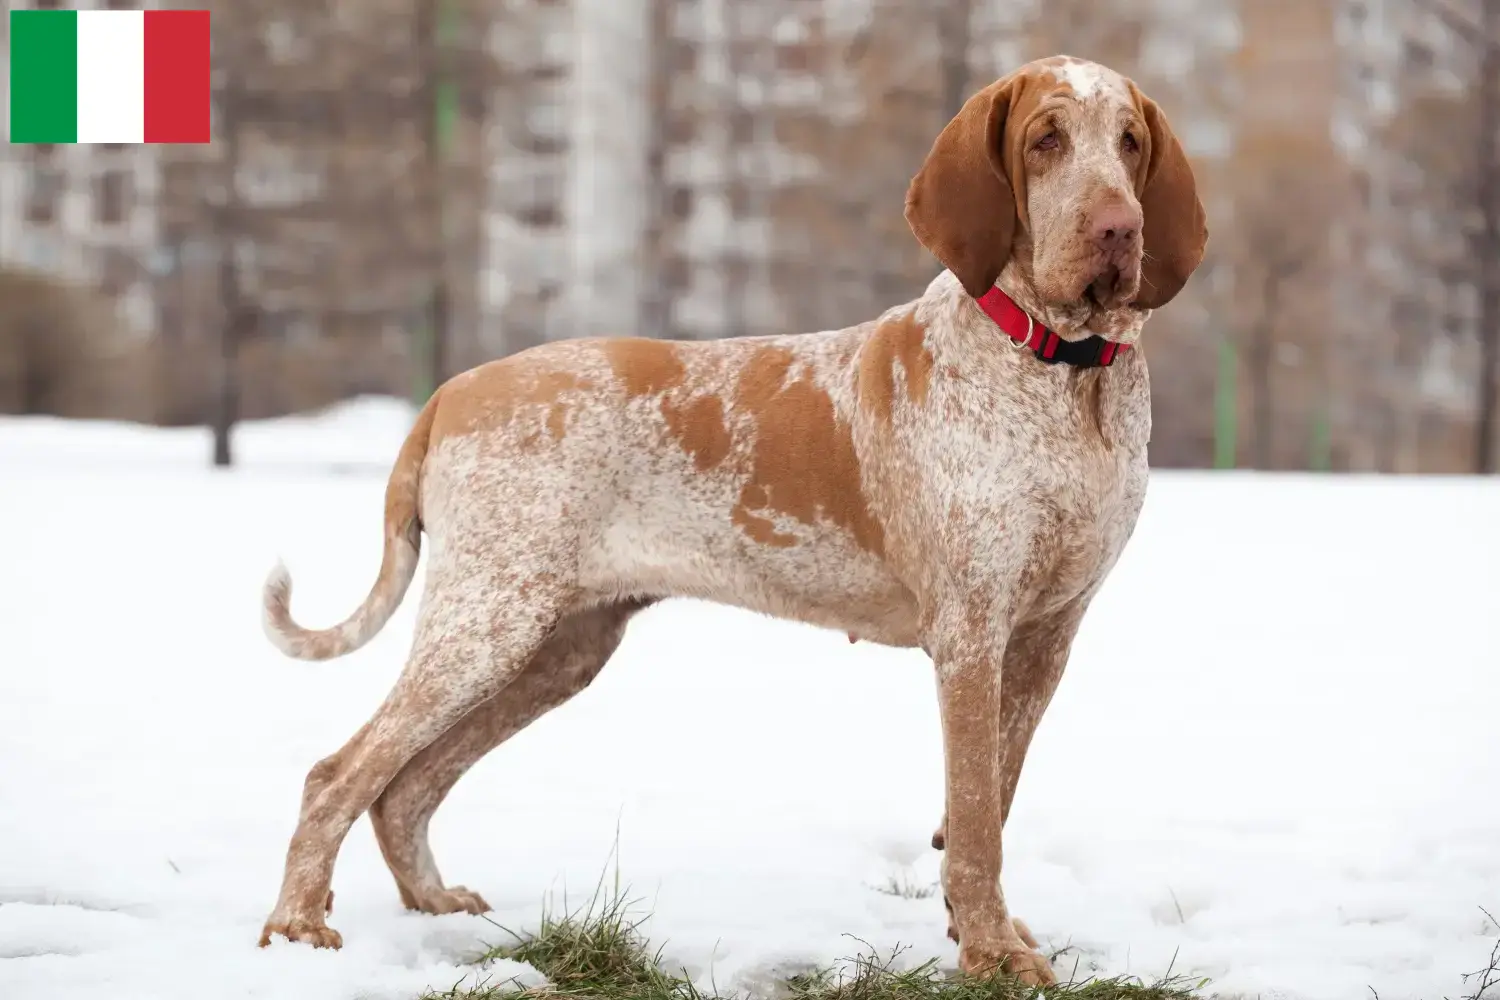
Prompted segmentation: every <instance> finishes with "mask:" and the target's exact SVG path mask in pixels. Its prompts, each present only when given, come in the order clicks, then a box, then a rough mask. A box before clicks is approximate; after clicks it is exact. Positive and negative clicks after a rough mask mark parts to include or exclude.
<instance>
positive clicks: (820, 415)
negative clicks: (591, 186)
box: [261, 56, 1208, 984]
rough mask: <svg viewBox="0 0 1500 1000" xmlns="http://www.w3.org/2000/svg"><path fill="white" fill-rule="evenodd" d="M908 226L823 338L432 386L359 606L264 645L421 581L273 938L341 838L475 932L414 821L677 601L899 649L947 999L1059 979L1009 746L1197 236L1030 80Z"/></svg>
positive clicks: (1065, 639) (1014, 79)
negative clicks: (660, 604) (366, 849)
mask: <svg viewBox="0 0 1500 1000" xmlns="http://www.w3.org/2000/svg"><path fill="white" fill-rule="evenodd" d="M905 217H906V219H907V221H908V223H909V225H910V227H911V229H912V232H913V233H914V234H915V236H916V237H917V239H918V240H919V241H920V242H921V243H922V245H923V246H924V247H926V248H927V249H928V250H929V251H930V252H931V253H932V254H933V255H934V257H936V258H937V260H938V262H940V263H941V264H942V265H943V267H944V270H943V271H942V273H941V274H939V275H938V277H936V278H935V279H934V280H933V281H932V282H931V284H930V285H929V286H928V287H927V289H926V291H925V292H924V293H923V294H922V296H921V297H920V298H918V299H916V300H915V301H912V302H908V303H906V304H904V305H900V306H896V307H894V308H892V309H889V310H888V311H887V312H885V313H884V314H883V315H881V316H879V317H878V318H876V319H874V320H872V321H869V322H866V323H862V324H860V325H858V326H853V327H850V328H848V329H843V330H834V331H825V332H820V333H810V334H804V335H798V336H772V337H752V338H744V339H734V340H723V341H717V342H694V343H689V342H672V341H663V340H649V339H594V340H574V341H562V342H557V343H551V344H547V345H543V346H540V347H536V348H533V349H531V350H527V351H523V352H521V353H518V354H516V355H513V356H511V357H508V358H505V359H502V360H499V361H494V362H491V363H488V364H484V365H481V366H479V367H477V368H474V369H472V370H470V371H468V372H465V373H463V374H461V375H458V376H456V377H455V378H453V379H451V380H450V381H448V382H446V383H445V384H444V385H443V386H441V387H440V388H439V389H438V391H437V392H436V393H435V394H434V395H433V396H432V398H431V399H430V400H429V401H428V403H427V405H426V406H425V407H424V408H423V409H422V411H421V413H420V415H419V416H418V417H417V419H416V421H415V425H414V426H413V428H412V430H411V433H410V436H409V437H407V439H406V441H405V443H404V444H403V445H402V447H401V450H400V453H399V454H398V456H397V458H396V461H395V466H394V469H393V471H392V472H391V476H390V480H389V483H388V485H387V488H386V494H385V522H384V529H385V530H384V550H383V551H384V554H383V558H382V561H381V565H380V571H379V575H378V577H377V578H376V580H375V583H374V585H373V587H372V589H371V591H370V593H369V595H368V597H366V599H365V601H364V603H363V604H362V605H361V606H360V607H359V609H358V610H357V611H355V612H354V614H353V615H351V616H350V617H349V618H348V619H347V620H346V621H345V622H343V623H342V624H340V625H338V626H336V627H333V628H330V629H326V630H322V631H313V630H308V629H305V628H303V627H301V626H299V625H297V624H296V623H295V622H294V621H293V619H292V617H291V613H290V604H289V602H290V597H291V580H290V577H289V576H288V575H287V573H286V571H285V569H284V568H283V567H281V566H279V565H278V567H277V568H276V569H275V570H274V571H273V573H272V574H271V576H270V578H269V579H268V580H267V583H266V586H265V590H264V595H263V613H264V619H265V625H266V630H267V633H268V635H269V636H270V638H271V640H272V641H273V642H274V643H275V644H276V645H277V646H278V647H279V648H280V649H281V650H282V651H283V652H284V653H286V654H287V655H289V656H292V657H297V658H300V659H304V660H323V659H328V658H330V657H335V656H341V655H343V654H345V653H348V652H350V651H352V650H355V649H357V648H359V647H360V646H361V645H362V644H364V643H365V642H367V641H368V640H369V639H370V637H371V636H373V635H374V634H375V633H376V632H377V631H378V630H379V629H380V628H381V627H382V626H383V625H384V624H385V623H386V622H387V620H389V618H390V616H391V615H392V613H393V612H394V611H395V609H396V607H397V605H398V604H399V603H400V601H401V599H402V597H403V595H404V594H405V592H406V590H407V588H408V586H409V585H410V583H411V580H412V578H413V576H414V575H415V573H416V568H417V561H418V552H419V547H420V545H421V540H422V533H423V532H424V531H425V532H426V534H427V538H428V544H429V546H430V548H429V556H428V560H429V561H428V569H427V580H426V585H425V589H424V593H423V596H422V602H421V607H420V610H419V614H418V621H417V626H416V634H415V638H414V641H413V648H412V651H411V654H410V659H409V660H408V663H407V665H406V667H405V670H404V672H403V673H402V675H401V677H400V679H399V680H398V681H397V683H396V685H395V687H394V688H393V690H392V691H391V692H390V694H389V696H388V697H387V698H386V700H385V702H384V703H383V704H382V705H381V706H380V708H379V709H378V710H377V711H376V712H375V714H374V716H373V717H372V718H371V719H370V720H369V722H367V723H366V724H365V725H364V727H362V728H361V729H360V730H359V731H358V732H357V733H356V734H355V735H354V736H353V738H352V739H350V740H349V742H348V743H347V744H345V745H344V747H343V748H342V749H340V750H339V751H338V752H337V753H335V754H333V755H332V756H331V757H328V758H326V759H325V760H322V761H320V762H318V763H317V764H316V765H315V766H314V767H313V768H312V770H311V771H310V772H309V774H308V776H307V780H306V783H305V785H304V789H303V795H302V805H301V814H300V817H299V819H298V823H297V827H296V831H295V833H294V835H293V836H292V839H291V844H290V847H289V848H288V852H287V858H286V869H285V877H284V880H283V883H282V886H281V892H280V895H279V898H278V899H277V901H276V905H275V909H274V910H273V911H272V913H271V915H270V917H269V919H268V920H267V922H266V924H265V929H264V933H263V935H262V938H261V944H262V945H265V944H267V943H268V942H269V941H270V939H271V937H272V936H273V935H281V936H285V937H286V938H288V939H290V940H292V941H303V942H309V943H311V944H313V945H314V946H324V947H339V946H340V944H341V939H340V937H339V935H338V933H337V932H335V931H334V930H332V929H330V928H329V927H328V925H327V923H326V922H325V915H326V913H327V912H328V911H329V910H330V909H331V896H330V893H329V884H330V881H331V879H332V874H333V866H334V861H335V858H336V856H337V853H338V850H339V846H340V845H341V843H342V841H343V838H344V836H345V835H346V833H347V832H348V830H349V828H350V826H351V825H352V824H353V822H354V821H355V819H356V818H357V817H358V816H359V815H360V814H361V813H364V812H365V811H367V810H368V811H369V812H370V814H371V818H372V820H373V823H374V827H375V832H376V836H377V838H378V841H379V844H380V847H381V850H382V852H383V854H384V856H385V859H386V861H387V863H388V865H389V866H390V869H391V871H392V873H393V874H394V876H395V878H396V882H397V885H398V887H399V889H400V893H401V898H402V900H403V902H404V903H405V904H406V905H407V906H408V907H410V908H412V909H417V910H423V911H427V912H433V913H446V912H454V911H469V912H480V911H483V910H484V909H486V908H487V907H486V904H485V902H484V900H483V899H482V898H481V897H480V896H479V895H477V894H476V893H474V892H471V891H469V890H467V889H465V888H463V887H450V886H447V885H445V883H444V882H443V879H442V877H441V875H440V874H439V872H438V869H437V866H436V864H435V862H434V861H433V857H432V853H431V851H430V849H429V848H428V844H427V825H428V821H429V819H430V817H431V816H432V814H433V812H434V810H435V809H436V808H437V807H438V805H439V803H441V801H442V800H443V797H444V796H445V795H446V794H447V792H448V791H449V789H450V788H451V787H452V786H453V784H454V783H455V782H456V781H457V780H458V778H459V777H460V776H461V775H463V773H464V772H465V771H466V770H468V768H469V767H470V766H472V765H473V764H474V763H475V762H476V761H478V760H479V759H480V758H481V757H483V756H484V755H485V754H486V753H488V752H489V751H490V750H491V749H493V748H494V747H495V746H497V745H499V744H500V743H502V742H503V741H504V740H505V739H506V738H508V737H509V736H511V735H512V734H514V733H515V732H517V731H519V730H520V729H521V728H523V727H524V726H526V725H527V724H528V723H529V722H531V721H533V720H534V719H536V718H537V717H539V716H541V715H542V714H543V713H545V712H547V711H549V710H551V709H552V708H554V707H556V706H558V705H561V704H562V703H563V702H565V701H567V700H568V699H569V698H570V697H572V696H573V695H575V694H577V693H578V692H579V691H580V690H582V689H583V688H584V687H585V686H587V685H588V684H589V682H590V681H591V680H592V679H593V678H594V677H595V676H596V675H597V674H598V673H599V671H600V669H601V668H602V667H603V666H604V663H605V661H606V660H608V659H609V657H610V655H611V654H612V653H613V652H614V650H615V648H616V647H617V646H618V645H619V643H620V640H621V637H622V636H623V634H624V631H625V627H626V623H627V622H628V621H629V620H630V618H631V616H632V615H634V614H635V613H636V612H638V611H640V610H641V609H642V608H644V607H647V606H648V605H650V604H652V603H653V602H655V601H659V600H662V599H665V598H669V597H696V598H702V599H706V600H710V601H717V602H721V603H725V604H731V605H737V606H739V607H742V608H748V609H751V610H754V611H758V612H763V613H766V614H771V615H776V616H778V617H782V618H788V619H795V620H797V621H802V622H808V623H811V624H814V625H819V626H823V627H827V628H830V629H836V630H839V631H843V632H846V633H848V634H849V635H850V636H851V638H859V639H864V640H867V641H870V642H875V643H882V644H886V645H891V646H898V647H920V648H921V649H923V650H924V651H925V652H926V653H927V654H928V655H929V656H930V657H931V659H932V661H933V663H934V666H935V674H936V680H937V691H938V700H939V705H940V711H941V717H942V731H943V747H944V760H945V793H946V796H945V801H946V807H945V811H944V815H943V819H942V824H941V826H940V827H939V829H938V832H937V834H935V836H934V844H935V846H938V847H941V848H943V849H944V851H945V853H944V858H943V866H942V868H943V871H942V884H943V890H944V901H945V904H946V906H947V909H948V912H949V933H950V935H951V936H952V937H953V938H954V940H955V941H957V943H958V959H959V965H960V967H961V969H962V970H964V971H965V972H967V973H970V974H976V975H978V974H988V973H991V972H995V971H1002V970H1003V971H1005V972H1008V973H1010V974H1012V975H1015V976H1017V977H1019V978H1020V979H1021V980H1023V981H1024V982H1026V983H1030V984H1047V983H1052V982H1055V981H1056V980H1055V976H1054V974H1053V972H1052V970H1051V967H1050V965H1049V963H1048V961H1047V960H1046V959H1045V958H1044V957H1043V956H1042V955H1040V954H1039V953H1038V952H1037V949H1036V942H1035V940H1034V939H1033V938H1032V937H1031V935H1030V933H1029V932H1028V931H1026V929H1025V927H1024V925H1022V924H1018V922H1016V921H1014V920H1013V919H1012V916H1011V914H1010V912H1009V910H1008V909H1007V907H1006V903H1005V897H1004V895H1003V893H1002V891H1001V883H1000V871H1001V839H1002V836H1001V835H1002V830H1003V829H1004V826H1005V821H1006V817H1007V816H1008V814H1009V812H1010V808H1011V803H1012V800H1013V798H1014V796H1015V792H1016V784H1017V781H1018V779H1019V776H1020V773H1021V767H1022V763H1023V761H1024V759H1025V756H1026V750H1027V747H1028V745H1029V744H1030V742H1031V738H1032V734H1033V733H1034V732H1035V730H1036V727H1037V724H1038V722H1039V721H1040V719H1041V716H1042V713H1043V712H1044V711H1045V709H1046V707H1047V704H1048V702H1049V700H1050V699H1051V697H1052V693H1053V691H1054V689H1055V688H1056V686H1057V683H1058V680H1059V678H1060V677H1061V675H1062V672H1063V668H1064V665H1065V664H1066V662H1067V659H1068V651H1069V649H1070V647H1071V645H1072V642H1073V639H1074V636H1075V634H1076V633H1077V631H1078V628H1079V624H1080V622H1081V621H1082V620H1083V617H1084V614H1085V612H1086V610H1087V609H1088V607H1089V604H1090V602H1091V601H1092V600H1093V599H1094V596H1095V595H1096V594H1097V593H1098V591H1099V588H1100V586H1101V585H1102V584H1103V582H1104V580H1105V578H1106V577H1107V576H1108V574H1109V572H1110V570H1111V568H1112V567H1113V566H1114V564H1115V562H1116V560H1117V559H1118V558H1119V555H1120V553H1121V550H1122V549H1123V547H1124V545H1125V543H1126V541H1127V540H1128V539H1129V537H1130V535H1131V533H1132V531H1133V529H1134V527H1135V523H1136V519H1137V516H1138V515H1139V513H1140V510H1141V505H1142V502H1143V499H1144V497H1145V490H1146V481H1147V460H1146V450H1147V442H1148V440H1149V438H1150V433H1151V401H1150V387H1149V381H1148V377H1147V370H1146V361H1145V359H1144V358H1143V357H1142V354H1141V351H1140V349H1139V339H1140V336H1141V330H1142V327H1143V326H1144V325H1145V323H1146V321H1147V319H1148V318H1149V316H1150V315H1151V313H1152V311H1153V310H1155V309H1157V308H1160V307H1161V306H1163V305H1165V304H1166V303H1167V302H1169V301H1170V300H1171V299H1172V298H1173V297H1174V296H1175V295H1177V294H1178V292H1179V291H1180V290H1181V289H1182V288H1183V286H1184V285H1185V283H1186V282H1187V280H1188V279H1189V277H1190V276H1191V274H1192V273H1193V271H1194V270H1195V269H1196V268H1197V267H1198V265H1199V263H1200V262H1201V261H1202V259H1203V253H1204V248H1205V246H1206V244H1207V239H1208V229H1207V225H1206V219H1205V214H1204V210H1203V205H1202V204H1201V202H1200V201H1199V198H1198V194H1197V188H1196V184H1195V181H1194V177H1193V171H1192V168H1191V166H1190V164H1189V162H1188V159H1187V157H1186V155H1185V154H1184V152H1183V149H1182V146H1181V144H1180V143H1179V142H1178V140H1177V138H1176V136H1175V135H1174V134H1173V132H1172V129H1171V127H1170V126H1169V124H1168V122H1167V119H1166V116H1165V115H1164V114H1163V113H1162V111H1161V109H1160V108H1159V107H1158V106H1157V105H1156V103H1155V102H1153V101H1152V100H1150V99H1149V98H1148V97H1146V96H1145V94H1143V93H1142V92H1141V91H1140V89H1139V88H1138V87H1137V86H1136V85H1135V84H1134V83H1133V82H1132V81H1130V80H1129V79H1127V78H1125V77H1123V76H1121V75H1120V74H1119V73H1117V72H1115V71H1113V70H1111V69H1108V68H1106V67H1104V66H1101V65H1098V64H1096V63H1092V62H1087V61H1084V60H1080V59H1074V58H1071V57H1067V56H1057V57H1053V58H1050V59H1044V60H1040V61H1036V62H1032V63H1029V64H1027V65H1025V66H1023V67H1022V68H1021V69H1019V70H1017V71H1016V72H1015V73H1012V74H1011V75H1009V76H1006V77H1004V78H1002V79H1000V80H997V81H996V82H995V83H993V84H991V85H990V86H988V87H986V88H985V89H983V90H982V91H980V92H979V93H977V94H975V95H974V96H973V97H971V98H970V99H969V100H968V101H967V102H966V103H965V104H964V106H963V108H962V110H961V111H960V112H959V113H958V115H957V116H956V117H955V118H954V119H953V120H952V122H950V123H949V124H948V125H947V127H945V128H944V129H943V130H942V132H941V134H940V135H939V136H938V137H937V139H936V141H935V142H934V144H933V146H932V149H931V151H930V153H929V154H928V155H927V157H926V159H925V161H924V162H923V164H922V165H921V168H920V170H919V171H918V172H917V174H916V176H915V177H914V178H913V180H912V182H911V185H910V188H909V190H908V193H907V197H906V205H905Z"/></svg>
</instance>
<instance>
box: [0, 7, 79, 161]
mask: <svg viewBox="0 0 1500 1000" xmlns="http://www.w3.org/2000/svg"><path fill="white" fill-rule="evenodd" d="M10 141H11V142H77V141H78V12H77V11H72V10H13V11H11V12H10Z"/></svg>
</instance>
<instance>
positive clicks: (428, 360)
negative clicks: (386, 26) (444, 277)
mask: <svg viewBox="0 0 1500 1000" xmlns="http://www.w3.org/2000/svg"><path fill="white" fill-rule="evenodd" d="M457 15H458V11H456V10H455V9H454V8H453V4H452V3H451V2H449V0H438V15H437V25H436V31H435V36H436V37H435V39H434V41H435V43H436V45H437V48H438V52H437V58H436V60H434V62H435V63H436V66H437V73H438V79H437V84H436V86H435V87H434V88H433V92H434V101H435V102H436V103H435V107H434V108H433V112H434V113H433V133H434V134H433V140H434V143H435V144H436V146H437V155H438V162H439V164H442V163H445V162H446V161H447V159H448V155H449V153H450V152H451V151H452V149H453V133H454V130H455V128H456V126H457V124H458V85H457V83H456V82H455V81H454V80H453V79H452V78H451V76H450V75H449V73H448V62H447V59H446V58H445V56H446V54H447V52H448V51H449V48H450V47H451V45H452V43H453V40H454V35H455V33H456V31H457V28H458V16H457ZM438 199H439V204H438V241H439V246H440V248H441V247H445V246H446V245H447V240H448V211H447V200H446V199H445V198H444V197H443V192H442V191H441V190H439V191H438ZM441 252H442V250H441V249H440V250H439V253H441ZM439 280H441V279H439ZM440 294H441V293H440V292H439V290H438V288H436V287H434V288H433V289H432V290H431V291H430V292H429V293H428V296H427V309H425V310H424V316H423V319H422V322H421V323H420V324H419V325H418V327H417V335H416V344H415V351H416V355H417V357H419V358H421V359H422V361H421V362H419V363H418V364H415V365H413V366H412V373H413V377H412V400H413V402H414V403H415V404H416V405H417V406H421V405H423V404H424V403H426V402H427V400H428V399H430V398H431V397H432V394H433V393H434V392H436V391H437V385H438V379H439V378H440V377H441V373H440V372H438V371H437V370H436V365H437V361H436V357H437V352H436V351H435V350H434V347H435V346H436V344H435V343H434V338H435V337H436V336H437V330H436V329H435V328H434V323H433V318H434V317H435V316H436V315H437V313H438V307H437V302H438V297H439V295H440Z"/></svg>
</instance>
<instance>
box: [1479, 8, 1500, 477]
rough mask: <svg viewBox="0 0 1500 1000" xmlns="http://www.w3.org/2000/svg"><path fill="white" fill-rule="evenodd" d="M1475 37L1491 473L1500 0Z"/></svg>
mask: <svg viewBox="0 0 1500 1000" xmlns="http://www.w3.org/2000/svg"><path fill="white" fill-rule="evenodd" d="M1483 3H1484V6H1483V13H1482V14H1481V20H1480V30H1479V38H1480V42H1481V44H1482V45H1483V46H1484V53H1483V56H1482V58H1481V69H1480V71H1479V80H1480V88H1481V90H1480V95H1479V208H1480V211H1481V212H1482V213H1483V215H1484V232H1483V235H1482V236H1481V238H1480V242H1481V249H1480V252H1479V414H1478V416H1479V429H1478V430H1479V433H1478V434H1477V435H1475V455H1474V469H1475V471H1476V472H1478V473H1480V474H1482V475H1489V474H1492V473H1494V472H1495V461H1496V459H1495V410H1496V408H1497V402H1500V400H1497V398H1496V396H1497V393H1500V149H1497V141H1500V40H1497V36H1500V0H1483Z"/></svg>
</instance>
